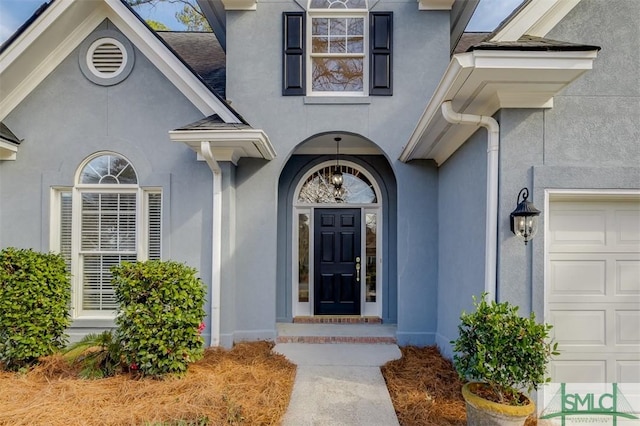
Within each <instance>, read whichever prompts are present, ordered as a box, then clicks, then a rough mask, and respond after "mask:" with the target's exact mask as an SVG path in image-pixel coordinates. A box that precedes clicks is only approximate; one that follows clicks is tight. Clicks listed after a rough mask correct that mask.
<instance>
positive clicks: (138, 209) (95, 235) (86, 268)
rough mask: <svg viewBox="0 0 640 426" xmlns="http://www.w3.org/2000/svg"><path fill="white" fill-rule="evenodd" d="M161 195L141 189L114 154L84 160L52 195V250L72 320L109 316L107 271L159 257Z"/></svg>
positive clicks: (110, 295) (131, 169)
mask: <svg viewBox="0 0 640 426" xmlns="http://www.w3.org/2000/svg"><path fill="white" fill-rule="evenodd" d="M161 200H162V198H161V192H160V191H159V190H154V189H147V188H145V189H143V188H141V187H140V186H139V185H138V176H137V174H136V171H135V169H134V167H133V165H132V164H131V163H130V162H129V160H127V159H126V158H124V157H123V156H121V155H119V154H115V153H98V154H95V155H93V156H91V157H89V158H88V159H87V160H85V161H84V162H83V163H82V165H81V166H80V167H79V169H78V172H77V174H76V183H75V185H74V187H73V188H64V189H58V190H56V191H55V200H54V202H55V203H57V205H58V209H59V210H58V214H59V224H60V225H59V227H58V230H57V232H58V238H57V241H56V242H57V246H58V247H59V250H60V252H61V253H62V254H63V256H64V257H65V260H66V261H67V264H68V266H69V269H70V271H71V274H72V280H73V288H74V300H73V306H72V308H73V314H74V317H87V316H93V317H112V316H113V314H114V312H115V309H116V299H115V294H114V291H113V287H112V285H111V271H110V268H111V267H112V266H114V265H118V264H120V263H121V262H125V261H126V262H135V261H137V260H146V259H159V258H160V240H161V232H160V231H161V206H162V203H161Z"/></svg>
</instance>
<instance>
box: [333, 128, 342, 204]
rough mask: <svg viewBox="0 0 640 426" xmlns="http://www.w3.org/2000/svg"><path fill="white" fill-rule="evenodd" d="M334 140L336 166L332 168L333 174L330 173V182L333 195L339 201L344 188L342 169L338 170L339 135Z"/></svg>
mask: <svg viewBox="0 0 640 426" xmlns="http://www.w3.org/2000/svg"><path fill="white" fill-rule="evenodd" d="M333 140H334V141H336V167H335V168H334V169H333V174H332V175H331V184H332V185H333V196H334V198H335V199H336V201H341V200H342V198H343V197H344V188H343V187H342V184H343V183H344V179H343V176H342V171H341V170H340V141H341V140H342V138H341V137H335V138H333Z"/></svg>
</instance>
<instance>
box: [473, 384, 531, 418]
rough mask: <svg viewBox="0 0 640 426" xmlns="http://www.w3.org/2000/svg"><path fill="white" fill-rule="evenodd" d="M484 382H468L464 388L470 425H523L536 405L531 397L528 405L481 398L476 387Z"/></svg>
mask: <svg viewBox="0 0 640 426" xmlns="http://www.w3.org/2000/svg"><path fill="white" fill-rule="evenodd" d="M482 385H483V384H482V383H475V382H472V383H467V384H466V385H464V386H463V388H462V396H463V397H464V400H465V402H466V406H467V425H468V426H522V425H524V422H525V421H526V420H527V417H529V415H531V414H532V413H533V412H534V411H535V409H536V406H535V404H534V403H533V401H531V400H530V399H529V398H527V400H528V401H529V403H528V404H526V405H517V406H514V405H505V404H500V403H497V402H493V401H489V400H487V399H484V398H481V397H479V396H478V395H476V394H475V393H473V391H474V389H477V388H478V387H480V386H482Z"/></svg>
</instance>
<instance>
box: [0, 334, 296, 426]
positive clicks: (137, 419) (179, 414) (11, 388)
mask: <svg viewBox="0 0 640 426" xmlns="http://www.w3.org/2000/svg"><path fill="white" fill-rule="evenodd" d="M272 347H273V344H272V343H268V342H253V343H240V344H237V345H235V346H234V347H233V349H231V350H224V349H219V348H209V349H207V350H206V351H205V355H204V358H203V359H202V360H200V361H198V362H196V363H194V364H192V365H190V366H189V370H188V373H187V374H186V375H185V376H184V377H182V378H169V379H165V380H153V379H134V378H132V376H129V375H119V376H116V377H110V378H106V379H99V380H83V379H79V378H78V376H77V373H78V371H77V369H75V370H74V368H73V367H71V366H69V364H68V363H67V361H65V360H64V359H63V358H62V357H61V356H59V355H56V356H51V357H47V358H45V359H43V360H42V362H41V363H40V364H39V365H38V366H36V367H35V368H34V369H33V370H31V371H29V372H28V373H26V374H16V373H8V372H0V425H12V426H14V425H15V426H19V425H51V426H55V425H65V426H72V425H83V426H85V425H86V426H89V425H147V424H149V425H155V424H163V425H181V424H198V425H200V424H211V425H223V424H247V425H274V424H279V423H280V421H281V418H282V416H283V415H284V413H285V411H286V409H287V405H288V404H289V398H290V396H291V390H292V388H293V380H294V377H295V371H296V368H295V366H294V365H293V364H291V363H290V362H289V361H287V360H286V359H285V358H284V356H282V355H279V354H274V353H272V352H271V348H272Z"/></svg>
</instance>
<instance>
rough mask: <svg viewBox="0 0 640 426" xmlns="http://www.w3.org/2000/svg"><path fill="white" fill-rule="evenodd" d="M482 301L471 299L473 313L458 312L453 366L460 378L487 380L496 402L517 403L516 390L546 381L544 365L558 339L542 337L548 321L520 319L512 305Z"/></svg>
mask: <svg viewBox="0 0 640 426" xmlns="http://www.w3.org/2000/svg"><path fill="white" fill-rule="evenodd" d="M485 299H486V294H483V295H482V300H481V301H480V302H478V301H477V299H476V298H475V297H474V298H473V304H474V306H475V308H476V310H475V312H472V313H469V314H467V313H464V312H463V313H462V315H461V316H460V325H459V326H458V334H459V337H458V339H457V340H454V341H452V342H451V343H453V350H454V351H455V352H456V353H455V354H454V356H453V364H454V366H455V368H456V371H457V372H458V374H459V375H460V377H461V378H462V379H463V380H464V379H468V380H476V381H480V382H484V383H488V384H489V386H490V387H491V389H492V390H493V392H494V393H495V394H496V395H497V396H498V398H499V399H500V402H503V403H505V402H506V403H511V402H514V404H517V401H519V400H520V398H519V397H518V395H519V391H518V389H526V390H527V391H528V392H531V391H532V390H534V389H537V388H538V385H539V384H542V383H546V382H548V381H549V380H550V379H549V378H545V374H546V367H547V363H548V362H549V360H550V359H551V356H552V355H557V354H558V352H557V343H554V344H551V343H550V342H548V341H547V339H548V337H549V331H550V330H551V325H548V324H539V323H537V322H536V320H535V314H534V313H533V312H532V313H531V315H530V316H529V317H527V318H523V317H521V316H520V315H518V307H517V306H513V305H510V304H509V303H508V302H502V303H497V302H495V301H491V303H487V301H486V300H485Z"/></svg>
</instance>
